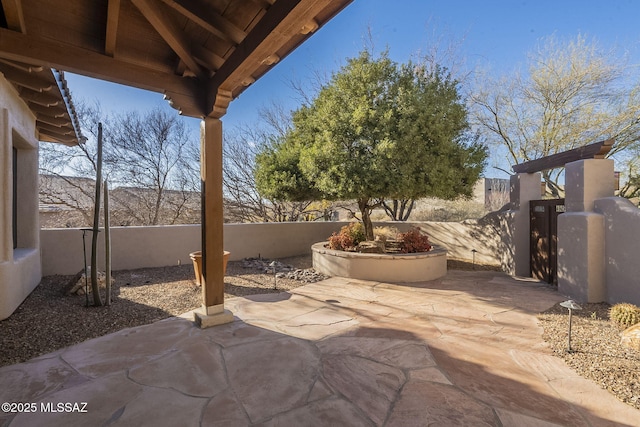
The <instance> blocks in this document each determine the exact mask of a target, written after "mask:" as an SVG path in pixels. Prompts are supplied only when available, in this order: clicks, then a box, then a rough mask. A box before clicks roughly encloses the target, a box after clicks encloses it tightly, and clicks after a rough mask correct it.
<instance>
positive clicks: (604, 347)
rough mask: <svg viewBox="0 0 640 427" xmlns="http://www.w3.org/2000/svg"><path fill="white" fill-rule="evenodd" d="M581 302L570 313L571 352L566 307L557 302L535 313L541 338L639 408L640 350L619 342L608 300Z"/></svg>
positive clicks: (579, 370)
mask: <svg viewBox="0 0 640 427" xmlns="http://www.w3.org/2000/svg"><path fill="white" fill-rule="evenodd" d="M580 306H581V307H582V310H574V311H573V316H572V322H571V350H572V352H571V353H569V352H567V350H568V347H569V346H568V335H569V333H568V330H569V316H568V311H567V309H566V308H564V307H561V306H560V305H559V304H556V305H554V306H553V307H551V308H550V309H549V310H547V311H545V312H544V313H541V314H540V315H539V316H538V319H539V320H540V324H541V326H542V327H543V328H544V334H543V338H544V340H545V341H547V342H548V343H549V344H550V345H551V348H552V349H553V352H554V354H555V355H556V356H558V357H560V358H562V359H564V361H565V362H566V363H567V365H569V366H570V367H571V368H573V369H574V370H575V371H576V372H577V373H578V374H580V375H581V376H583V377H585V378H588V379H590V380H592V381H594V382H595V383H597V384H599V385H600V387H602V388H604V389H605V390H608V391H609V392H611V393H612V394H613V395H614V396H616V397H617V398H618V399H620V400H621V401H623V402H625V403H627V404H629V405H631V406H633V407H634V408H637V409H640V351H637V350H633V349H630V348H627V347H625V346H623V345H621V344H620V332H621V330H620V329H618V327H617V326H615V325H614V324H613V323H612V322H610V321H609V308H610V306H609V304H606V303H601V304H580Z"/></svg>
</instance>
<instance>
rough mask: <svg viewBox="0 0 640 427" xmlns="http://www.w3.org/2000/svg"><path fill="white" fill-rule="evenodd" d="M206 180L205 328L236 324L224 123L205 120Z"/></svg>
mask: <svg viewBox="0 0 640 427" xmlns="http://www.w3.org/2000/svg"><path fill="white" fill-rule="evenodd" d="M201 133H202V134H201V138H200V140H201V147H200V150H201V151H200V153H201V159H200V164H201V171H200V174H201V180H202V219H201V221H202V267H203V276H204V277H203V279H204V280H203V283H202V307H201V308H200V309H199V310H196V312H195V321H196V323H197V324H198V325H199V326H200V327H202V328H207V327H210V326H215V325H221V324H224V323H229V322H231V321H233V314H232V313H231V312H230V311H229V310H225V308H224V270H223V251H224V246H223V244H224V240H223V224H224V218H223V209H222V203H223V198H222V122H221V121H220V119H216V118H210V117H208V118H205V119H204V120H203V121H202V124H201Z"/></svg>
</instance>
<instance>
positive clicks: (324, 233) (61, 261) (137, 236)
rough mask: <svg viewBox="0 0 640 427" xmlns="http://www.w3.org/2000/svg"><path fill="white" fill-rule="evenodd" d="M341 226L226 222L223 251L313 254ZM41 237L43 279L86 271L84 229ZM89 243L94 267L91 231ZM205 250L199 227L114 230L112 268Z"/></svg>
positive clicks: (155, 263) (180, 259)
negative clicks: (313, 249)
mask: <svg viewBox="0 0 640 427" xmlns="http://www.w3.org/2000/svg"><path fill="white" fill-rule="evenodd" d="M342 225H344V223H339V222H291V223H260V224H225V225H224V248H225V250H227V251H229V252H231V256H230V260H231V261H233V260H239V259H243V258H249V257H258V256H261V257H263V258H282V257H288V256H295V255H302V254H307V253H311V245H312V244H313V243H316V242H319V241H321V240H326V239H327V237H328V236H330V235H331V233H332V232H334V231H337V230H339V229H340V227H341V226H342ZM40 236H41V237H40V239H41V248H42V274H43V275H44V276H48V275H52V274H75V273H77V272H78V271H80V270H81V269H82V268H83V267H84V261H83V251H82V231H81V230H80V229H70V228H55V229H54V228H52V229H42V230H41V232H40ZM85 241H86V243H85V245H86V250H87V262H88V263H89V261H90V257H91V232H90V231H89V232H87V233H86V237H85ZM200 248H201V232H200V225H167V226H153V227H112V228H111V265H112V269H113V270H131V269H135V268H143V267H162V266H167V265H176V264H184V263H191V260H190V258H189V253H190V252H193V251H198V250H200ZM98 266H99V267H100V268H104V233H100V234H99V239H98Z"/></svg>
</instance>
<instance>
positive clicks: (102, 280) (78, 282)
mask: <svg viewBox="0 0 640 427" xmlns="http://www.w3.org/2000/svg"><path fill="white" fill-rule="evenodd" d="M87 275H88V278H87V281H86V282H85V280H84V270H80V271H79V272H78V274H76V275H75V276H74V277H73V279H72V281H71V282H70V288H69V290H68V291H67V295H72V294H76V295H84V293H85V292H84V290H85V287H86V288H87V289H88V290H89V293H91V267H88V268H87ZM97 276H98V286H100V287H101V288H105V287H106V284H107V275H106V274H105V272H104V271H99V270H98V274H97ZM114 283H115V279H114V278H113V277H111V284H112V285H113V284H114Z"/></svg>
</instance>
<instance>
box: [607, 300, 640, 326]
mask: <svg viewBox="0 0 640 427" xmlns="http://www.w3.org/2000/svg"><path fill="white" fill-rule="evenodd" d="M609 319H611V321H612V322H614V323H615V324H617V325H618V326H621V327H624V328H628V327H629V326H633V325H635V324H636V323H638V322H640V307H637V306H635V305H633V304H629V303H626V302H624V303H620V304H616V305H614V306H613V307H611V309H610V310H609Z"/></svg>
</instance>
